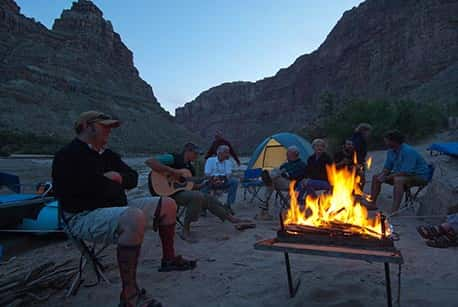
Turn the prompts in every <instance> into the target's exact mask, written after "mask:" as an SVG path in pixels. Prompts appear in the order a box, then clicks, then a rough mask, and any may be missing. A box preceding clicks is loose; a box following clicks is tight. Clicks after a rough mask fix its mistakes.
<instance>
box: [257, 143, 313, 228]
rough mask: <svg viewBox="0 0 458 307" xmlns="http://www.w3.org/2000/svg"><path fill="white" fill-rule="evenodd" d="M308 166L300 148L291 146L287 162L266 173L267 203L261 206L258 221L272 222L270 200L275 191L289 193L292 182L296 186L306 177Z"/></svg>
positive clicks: (287, 153) (264, 178)
mask: <svg viewBox="0 0 458 307" xmlns="http://www.w3.org/2000/svg"><path fill="white" fill-rule="evenodd" d="M306 168H307V166H306V164H305V162H304V161H303V160H302V159H301V157H300V152H299V148H298V147H297V146H294V145H293V146H289V147H288V149H287V151H286V162H284V163H283V164H281V165H280V167H278V168H274V169H272V171H270V173H269V172H267V171H265V172H264V174H263V181H264V183H265V186H266V187H265V192H264V195H265V201H263V202H261V204H260V205H259V209H260V211H259V213H258V214H256V216H255V218H256V219H257V220H272V219H273V217H272V215H270V214H269V200H270V198H271V197H272V194H273V193H274V192H275V191H288V189H289V184H290V182H291V181H295V182H296V185H297V184H298V183H299V182H300V181H301V180H302V179H304V177H305V170H306Z"/></svg>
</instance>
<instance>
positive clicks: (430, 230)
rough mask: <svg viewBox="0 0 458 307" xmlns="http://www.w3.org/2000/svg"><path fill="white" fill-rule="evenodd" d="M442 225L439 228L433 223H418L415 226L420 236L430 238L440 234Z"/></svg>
mask: <svg viewBox="0 0 458 307" xmlns="http://www.w3.org/2000/svg"><path fill="white" fill-rule="evenodd" d="M441 230H442V227H441V228H439V227H437V226H434V225H420V226H418V227H417V232H418V233H419V234H420V236H422V238H424V239H427V240H432V239H434V238H437V237H440V236H441V235H442V231H441Z"/></svg>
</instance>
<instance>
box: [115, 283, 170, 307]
mask: <svg viewBox="0 0 458 307" xmlns="http://www.w3.org/2000/svg"><path fill="white" fill-rule="evenodd" d="M134 298H137V303H136V304H135V306H134V305H132V304H131V303H130V301H131V300H132V299H134ZM118 306H119V307H162V303H161V302H159V301H157V300H155V299H154V298H152V297H147V295H146V290H145V289H143V288H141V289H140V288H138V287H137V293H136V294H134V295H132V296H131V297H129V298H128V299H127V300H126V299H123V298H121V299H120V301H119V305H118Z"/></svg>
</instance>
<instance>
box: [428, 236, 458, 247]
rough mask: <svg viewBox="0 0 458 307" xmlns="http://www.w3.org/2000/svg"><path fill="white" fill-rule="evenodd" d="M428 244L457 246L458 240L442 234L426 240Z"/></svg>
mask: <svg viewBox="0 0 458 307" xmlns="http://www.w3.org/2000/svg"><path fill="white" fill-rule="evenodd" d="M426 245H428V246H430V247H437V248H447V247H450V246H456V245H457V242H456V240H451V239H450V238H449V237H448V236H446V235H441V236H439V237H436V238H434V239H431V240H428V241H426Z"/></svg>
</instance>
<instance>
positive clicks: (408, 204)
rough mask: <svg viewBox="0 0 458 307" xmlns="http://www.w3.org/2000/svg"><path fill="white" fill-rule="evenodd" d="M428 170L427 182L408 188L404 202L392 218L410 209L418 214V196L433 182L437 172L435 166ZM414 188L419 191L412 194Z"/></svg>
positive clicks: (430, 166)
mask: <svg viewBox="0 0 458 307" xmlns="http://www.w3.org/2000/svg"><path fill="white" fill-rule="evenodd" d="M428 168H429V176H428V180H427V182H426V183H425V184H423V185H420V186H406V187H405V192H404V201H403V202H402V203H401V206H400V207H399V209H398V210H396V211H394V212H393V213H391V214H390V216H395V215H398V214H399V213H401V212H403V211H407V210H410V209H413V210H414V212H415V213H417V211H418V208H417V207H416V205H417V204H418V195H419V194H420V192H421V191H423V189H424V188H426V187H427V186H428V184H429V183H430V182H431V181H432V179H433V175H434V171H435V166H434V164H429V165H428ZM413 188H417V190H416V191H415V192H412V189H413Z"/></svg>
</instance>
